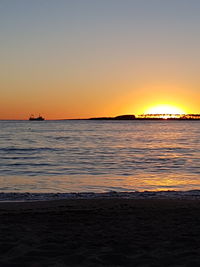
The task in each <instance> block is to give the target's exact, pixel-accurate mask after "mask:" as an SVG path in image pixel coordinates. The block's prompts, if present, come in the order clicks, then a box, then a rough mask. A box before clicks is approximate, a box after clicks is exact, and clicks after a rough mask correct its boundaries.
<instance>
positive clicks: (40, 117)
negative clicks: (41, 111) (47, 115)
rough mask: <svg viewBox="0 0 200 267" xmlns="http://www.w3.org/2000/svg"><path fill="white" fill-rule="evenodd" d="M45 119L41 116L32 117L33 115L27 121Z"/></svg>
mask: <svg viewBox="0 0 200 267" xmlns="http://www.w3.org/2000/svg"><path fill="white" fill-rule="evenodd" d="M44 120H45V119H44V118H43V117H42V116H40V115H39V116H38V117H34V116H33V115H31V116H30V118H29V121H44Z"/></svg>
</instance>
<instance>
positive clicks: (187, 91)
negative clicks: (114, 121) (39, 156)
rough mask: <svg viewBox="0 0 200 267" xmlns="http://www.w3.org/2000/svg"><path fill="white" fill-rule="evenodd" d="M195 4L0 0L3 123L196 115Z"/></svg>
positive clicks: (185, 0)
mask: <svg viewBox="0 0 200 267" xmlns="http://www.w3.org/2000/svg"><path fill="white" fill-rule="evenodd" d="M199 13H200V1H199V0H57V1H54V0H18V1H16V0H9V1H8V0H0V93H1V94H0V119H27V118H28V117H29V116H30V114H35V115H36V116H37V115H38V114H39V113H40V114H42V115H43V116H44V117H45V118H46V119H65V118H70V119H72V118H88V117H97V116H116V115H120V114H136V115H137V114H142V113H145V112H147V111H148V110H149V109H150V108H152V107H154V106H157V105H171V106H174V107H177V108H180V109H181V110H183V111H184V112H185V113H200V75H199V69H200V50H199V47H200V16H199Z"/></svg>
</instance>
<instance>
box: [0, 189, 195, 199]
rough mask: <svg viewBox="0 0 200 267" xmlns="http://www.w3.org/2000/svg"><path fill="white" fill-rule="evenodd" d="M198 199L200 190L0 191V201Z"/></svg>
mask: <svg viewBox="0 0 200 267" xmlns="http://www.w3.org/2000/svg"><path fill="white" fill-rule="evenodd" d="M102 198H103V199H113V198H119V199H120V198H121V199H200V190H189V191H143V192H116V191H110V192H106V193H92V192H83V193H28V192H27V193H12V192H10V193H3V192H2V193H0V202H11V201H14V202H19V201H24V202H26V201H49V200H62V199H102Z"/></svg>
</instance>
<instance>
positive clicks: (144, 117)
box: [89, 114, 200, 121]
mask: <svg viewBox="0 0 200 267" xmlns="http://www.w3.org/2000/svg"><path fill="white" fill-rule="evenodd" d="M89 120H181V121H182V120H184V121H188V120H200V114H184V115H182V114H142V115H139V116H138V117H136V116H135V115H119V116H116V117H94V118H89Z"/></svg>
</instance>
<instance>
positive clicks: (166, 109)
mask: <svg viewBox="0 0 200 267" xmlns="http://www.w3.org/2000/svg"><path fill="white" fill-rule="evenodd" d="M145 113H147V114H185V112H184V111H183V110H182V109H181V108H179V107H175V106H171V105H157V106H154V107H151V108H149V109H148V110H147V111H146V112H145Z"/></svg>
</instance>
